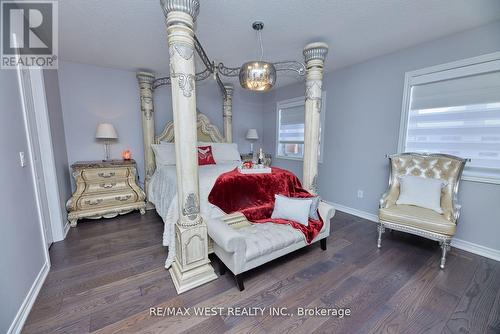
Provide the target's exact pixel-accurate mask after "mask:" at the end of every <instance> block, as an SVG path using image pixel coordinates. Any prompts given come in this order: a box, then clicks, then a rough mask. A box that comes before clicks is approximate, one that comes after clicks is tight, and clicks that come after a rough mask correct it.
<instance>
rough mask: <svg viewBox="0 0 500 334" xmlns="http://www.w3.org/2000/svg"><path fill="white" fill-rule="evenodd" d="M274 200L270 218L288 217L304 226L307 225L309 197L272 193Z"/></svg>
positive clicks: (309, 205)
mask: <svg viewBox="0 0 500 334" xmlns="http://www.w3.org/2000/svg"><path fill="white" fill-rule="evenodd" d="M274 200H275V201H274V210H273V214H272V215H271V218H277V219H288V220H293V221H295V222H297V223H299V224H302V225H305V226H308V225H309V209H310V208H311V204H312V200H311V199H303V198H290V197H286V196H282V195H274Z"/></svg>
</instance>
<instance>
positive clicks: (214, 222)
mask: <svg viewBox="0 0 500 334" xmlns="http://www.w3.org/2000/svg"><path fill="white" fill-rule="evenodd" d="M207 229H208V235H209V236H210V237H211V238H212V240H213V241H214V242H215V243H216V244H217V246H219V247H220V248H222V249H224V250H225V251H226V252H228V253H236V252H238V253H240V252H241V253H243V254H245V252H246V247H247V246H246V243H245V238H244V236H243V235H242V234H241V233H239V232H238V231H236V230H235V229H233V228H232V227H230V226H229V225H227V224H226V223H224V222H223V221H220V220H219V219H208V220H207Z"/></svg>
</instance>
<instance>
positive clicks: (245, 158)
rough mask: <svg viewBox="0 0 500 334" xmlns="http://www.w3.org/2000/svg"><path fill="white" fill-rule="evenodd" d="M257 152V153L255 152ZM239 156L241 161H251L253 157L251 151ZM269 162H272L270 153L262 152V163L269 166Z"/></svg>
mask: <svg viewBox="0 0 500 334" xmlns="http://www.w3.org/2000/svg"><path fill="white" fill-rule="evenodd" d="M256 154H257V153H256ZM240 156H241V161H243V162H245V161H252V159H253V155H252V153H242V154H240ZM271 163H272V156H271V154H270V153H264V165H265V166H267V167H269V166H271Z"/></svg>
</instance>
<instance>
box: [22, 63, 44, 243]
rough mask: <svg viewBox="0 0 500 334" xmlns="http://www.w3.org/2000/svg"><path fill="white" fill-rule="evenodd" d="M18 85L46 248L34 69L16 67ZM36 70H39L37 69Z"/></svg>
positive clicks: (42, 178) (42, 169) (42, 171)
mask: <svg viewBox="0 0 500 334" xmlns="http://www.w3.org/2000/svg"><path fill="white" fill-rule="evenodd" d="M17 71H18V79H19V87H20V91H21V100H22V104H23V109H24V117H25V121H26V132H27V133H26V135H27V137H28V144H29V157H25V159H29V161H30V162H31V167H32V173H33V178H34V183H35V195H36V199H37V205H38V213H39V216H40V220H41V222H42V226H43V231H44V235H45V243H46V246H47V249H48V248H49V247H50V245H51V244H52V242H53V237H52V226H51V218H50V212H49V205H48V203H49V202H48V197H47V191H46V184H45V178H44V168H43V162H42V158H41V151H40V145H39V138H40V135H39V129H38V127H37V117H36V114H35V110H36V108H35V96H34V90H33V86H32V78H31V74H32V72H33V71H37V70H36V69H27V68H18V69H17ZM38 71H41V70H39V69H38Z"/></svg>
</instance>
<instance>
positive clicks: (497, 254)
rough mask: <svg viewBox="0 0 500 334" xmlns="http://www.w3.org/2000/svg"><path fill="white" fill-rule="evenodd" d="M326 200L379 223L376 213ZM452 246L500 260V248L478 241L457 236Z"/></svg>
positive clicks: (337, 208)
mask: <svg viewBox="0 0 500 334" xmlns="http://www.w3.org/2000/svg"><path fill="white" fill-rule="evenodd" d="M325 202H326V203H328V204H330V205H331V206H333V207H334V208H335V210H338V211H342V212H345V213H348V214H350V215H353V216H356V217H360V218H364V219H366V220H369V221H372V222H374V223H378V216H377V215H376V214H373V213H369V212H366V211H362V210H358V209H354V208H351V207H348V206H345V205H342V204H339V203H333V202H328V201H325ZM375 245H376V244H375V239H374V246H375ZM451 246H453V247H455V248H458V249H461V250H464V251H467V252H470V253H473V254H476V255H480V256H484V257H487V258H489V259H492V260H495V261H500V250H499V249H493V248H489V247H486V246H482V245H479V244H476V243H473V242H470V241H465V240H462V239H457V238H453V239H452V240H451Z"/></svg>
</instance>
